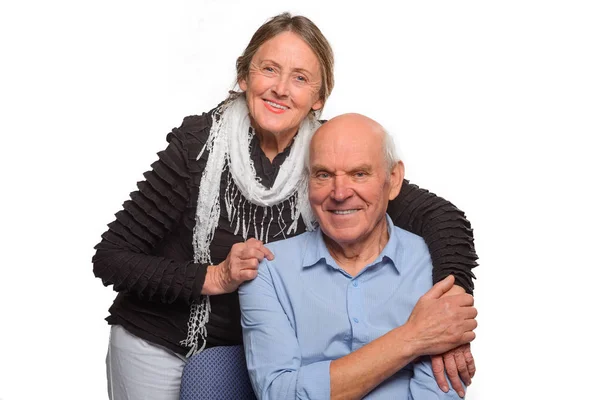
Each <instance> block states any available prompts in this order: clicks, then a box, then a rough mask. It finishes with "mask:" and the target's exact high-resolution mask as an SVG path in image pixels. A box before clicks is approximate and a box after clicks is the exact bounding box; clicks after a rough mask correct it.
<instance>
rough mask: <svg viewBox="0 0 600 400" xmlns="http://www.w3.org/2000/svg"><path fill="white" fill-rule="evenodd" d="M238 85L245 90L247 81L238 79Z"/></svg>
mask: <svg viewBox="0 0 600 400" xmlns="http://www.w3.org/2000/svg"><path fill="white" fill-rule="evenodd" d="M238 85H239V86H240V89H242V91H243V92H245V91H246V90H247V89H248V83H247V82H246V79H240V80H239V81H238Z"/></svg>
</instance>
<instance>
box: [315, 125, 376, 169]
mask: <svg viewBox="0 0 600 400" xmlns="http://www.w3.org/2000/svg"><path fill="white" fill-rule="evenodd" d="M382 149H383V147H382V143H381V140H380V139H379V138H377V137H376V135H371V136H370V137H369V136H355V135H354V136H352V135H351V136H345V135H343V133H342V134H332V135H328V134H324V135H322V136H321V137H317V138H315V141H314V142H313V144H312V146H311V155H310V167H311V169H312V168H314V166H315V165H319V166H323V167H325V166H327V167H329V168H332V167H333V166H335V167H336V168H340V169H355V168H367V167H369V168H375V167H377V166H379V165H380V164H381V163H382V161H383V158H384V154H383V151H382Z"/></svg>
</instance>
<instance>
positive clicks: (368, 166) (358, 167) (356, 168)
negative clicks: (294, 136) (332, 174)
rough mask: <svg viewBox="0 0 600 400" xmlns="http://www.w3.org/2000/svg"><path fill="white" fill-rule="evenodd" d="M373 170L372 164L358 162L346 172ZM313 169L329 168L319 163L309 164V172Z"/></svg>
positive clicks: (326, 169) (325, 169)
mask: <svg viewBox="0 0 600 400" xmlns="http://www.w3.org/2000/svg"><path fill="white" fill-rule="evenodd" d="M372 170H373V166H372V165H371V164H367V163H364V164H359V165H356V166H354V167H352V168H351V169H350V170H349V171H348V172H357V171H366V172H371V171H372ZM315 171H328V172H329V171H330V170H329V168H327V167H326V166H324V165H321V164H314V165H311V166H310V172H315Z"/></svg>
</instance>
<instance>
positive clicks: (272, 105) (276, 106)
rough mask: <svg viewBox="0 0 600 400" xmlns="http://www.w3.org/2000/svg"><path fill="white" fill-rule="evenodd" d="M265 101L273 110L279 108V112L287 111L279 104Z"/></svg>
mask: <svg viewBox="0 0 600 400" xmlns="http://www.w3.org/2000/svg"><path fill="white" fill-rule="evenodd" d="M265 101H266V102H267V104H269V105H270V106H271V107H273V108H279V109H280V110H287V107H286V106H282V105H280V104H277V103H273V102H272V101H269V100H265Z"/></svg>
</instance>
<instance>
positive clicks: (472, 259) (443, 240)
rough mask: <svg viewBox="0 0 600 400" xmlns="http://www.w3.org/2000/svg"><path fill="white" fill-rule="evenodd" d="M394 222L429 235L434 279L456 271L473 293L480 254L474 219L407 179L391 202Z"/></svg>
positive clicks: (435, 280) (414, 231)
mask: <svg viewBox="0 0 600 400" xmlns="http://www.w3.org/2000/svg"><path fill="white" fill-rule="evenodd" d="M388 214H389V215H390V217H391V218H392V220H393V221H394V224H395V225H397V226H398V227H400V228H402V229H406V230H407V231H410V232H412V233H414V234H416V235H419V236H421V237H422V238H423V239H425V243H427V246H428V247H429V252H430V253H431V259H432V261H433V283H434V284H435V283H437V282H439V281H440V280H442V279H444V278H445V277H447V276H448V275H454V277H455V278H456V282H455V283H456V284H457V285H459V286H462V287H463V288H464V289H465V290H466V291H467V293H471V294H473V288H474V286H473V278H475V275H473V272H472V271H471V269H472V268H474V267H476V266H477V258H478V257H477V254H476V253H475V244H474V239H473V230H472V229H471V223H470V222H469V221H468V220H467V219H466V217H465V214H464V213H463V212H462V211H461V210H459V209H458V208H456V207H455V206H454V205H453V204H452V203H450V202H449V201H447V200H444V199H443V198H441V197H438V196H436V195H435V194H433V193H430V192H429V191H427V190H425V189H421V188H419V187H418V186H417V185H414V184H411V183H410V182H409V181H407V180H405V181H404V182H403V184H402V190H401V191H400V194H399V195H398V197H396V198H395V199H394V200H392V201H391V202H390V203H389V205H388Z"/></svg>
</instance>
